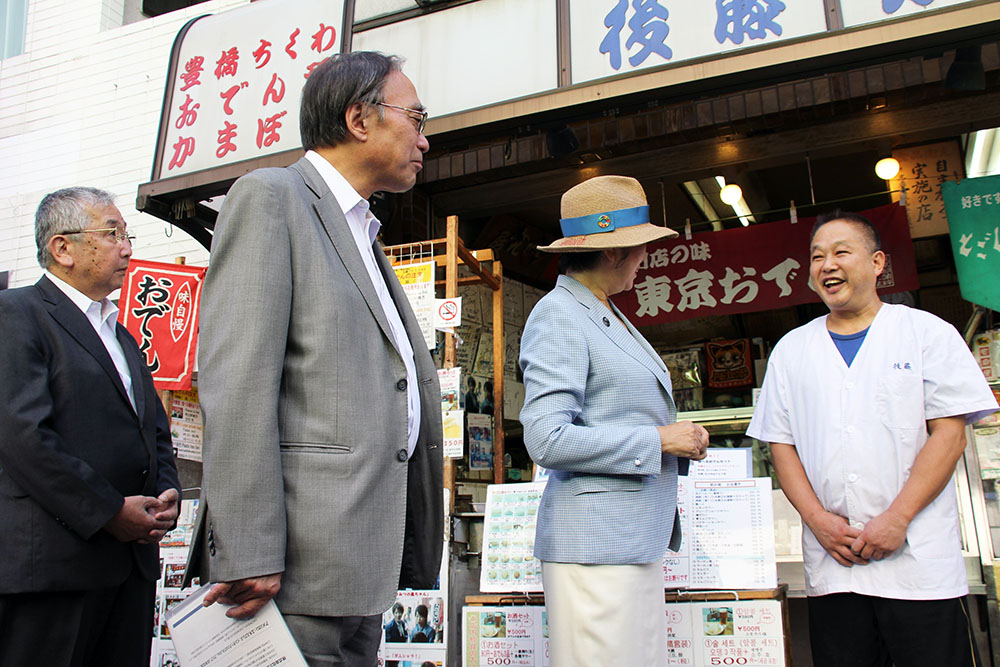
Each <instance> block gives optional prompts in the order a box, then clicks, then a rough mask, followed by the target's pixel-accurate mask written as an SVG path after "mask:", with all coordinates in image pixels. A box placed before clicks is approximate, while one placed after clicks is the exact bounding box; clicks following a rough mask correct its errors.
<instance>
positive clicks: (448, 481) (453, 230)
mask: <svg viewBox="0 0 1000 667" xmlns="http://www.w3.org/2000/svg"><path fill="white" fill-rule="evenodd" d="M445 244H446V245H445V250H446V252H445V270H444V271H445V273H444V281H445V282H444V298H446V299H453V298H455V297H457V296H458V216H457V215H449V216H448V229H447V237H446V241H445ZM442 366H443V367H444V368H454V367H455V334H452V333H445V335H444V363H443V364H442ZM458 390H459V392H461V391H462V387H461V386H459V388H458ZM441 446H442V447H443V446H444V443H441ZM444 488H446V489H448V514H449V515H451V514H454V513H455V462H454V461H453V460H452V459H451V457H449V456H446V457H445V458H444Z"/></svg>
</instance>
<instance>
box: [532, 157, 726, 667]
mask: <svg viewBox="0 0 1000 667" xmlns="http://www.w3.org/2000/svg"><path fill="white" fill-rule="evenodd" d="M561 217H562V220H560V225H561V227H562V232H563V237H562V238H561V239H558V240H557V241H555V242H554V243H552V244H551V245H548V246H544V247H540V248H539V250H542V251H545V252H556V253H560V254H561V256H560V258H559V260H560V261H559V267H560V273H561V274H562V275H560V276H559V278H558V280H557V281H556V287H555V289H553V290H552V291H551V292H549V293H548V294H547V295H546V296H545V297H544V298H542V300H541V301H539V302H538V304H537V305H536V306H535V308H534V309H533V310H532V312H531V315H530V317H529V318H528V322H527V324H526V326H525V329H524V335H523V337H522V338H521V359H520V363H521V368H522V370H523V371H524V384H525V390H526V397H525V402H524V408H523V409H522V410H521V422H522V423H523V424H524V442H525V445H526V446H527V448H528V452H529V453H530V454H531V458H532V459H533V460H534V461H535V462H536V463H537V464H538V465H540V466H543V467H545V468H547V469H549V470H550V471H551V472H550V476H549V481H548V484H547V486H546V489H545V493H544V495H543V496H542V502H541V506H540V508H539V512H538V527H537V529H536V535H535V557H536V558H538V559H539V560H540V561H542V579H543V584H544V587H545V605H546V608H547V609H548V623H549V647H550V651H551V664H552V665H553V667H563V666H568V665H616V666H618V665H622V666H627V665H636V666H637V667H638V666H641V667H648V666H650V665H662V664H665V663H666V642H667V636H666V624H665V621H664V617H663V588H664V587H663V570H662V559H663V556H664V554H665V553H666V550H667V547H668V545H669V546H671V547H673V548H676V547H677V546H679V544H680V530H679V527H678V521H677V519H678V517H677V471H678V460H679V459H680V460H682V461H683V466H686V465H687V461H686V459H701V458H704V456H705V448H706V447H707V446H708V433H707V432H706V431H705V429H704V428H702V427H701V426H698V425H696V424H693V423H691V422H682V423H674V422H675V419H676V414H677V411H676V409H675V408H674V403H673V400H672V398H671V385H670V373H669V372H668V371H667V369H666V367H665V366H664V365H663V362H662V361H661V360H660V358H659V356H658V355H657V354H656V352H655V351H654V350H653V348H652V347H650V345H649V343H647V342H646V340H645V339H644V338H643V337H642V334H640V333H639V332H638V331H637V330H636V329H635V327H633V326H632V325H631V324H630V323H629V321H628V319H627V318H626V317H625V315H624V314H623V313H622V312H621V311H620V310H618V308H616V307H615V305H614V304H613V303H612V302H611V301H610V297H611V296H613V295H614V294H617V293H619V292H622V291H624V290H628V289H631V288H632V281H633V280H634V279H635V274H636V271H637V270H638V268H639V265H640V264H641V263H642V261H643V259H644V258H645V256H646V244H647V243H650V242H652V241H656V240H658V239H664V238H672V237H675V236H677V233H676V232H674V231H673V230H671V229H667V228H666V227H659V226H656V225H653V224H650V222H649V207H648V206H647V204H646V196H645V193H644V192H643V190H642V186H641V185H639V182H638V181H636V180H635V179H634V178H627V177H624V176H598V177H596V178H591V179H590V180H587V181H584V182H583V183H581V184H579V185H577V186H575V187H573V188H570V189H569V190H568V191H567V192H566V193H565V194H564V195H563V197H562V216H561Z"/></svg>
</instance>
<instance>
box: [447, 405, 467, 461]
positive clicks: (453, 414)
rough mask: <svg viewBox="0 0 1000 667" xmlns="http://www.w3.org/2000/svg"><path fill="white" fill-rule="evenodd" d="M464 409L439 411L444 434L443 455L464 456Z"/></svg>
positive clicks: (454, 457)
mask: <svg viewBox="0 0 1000 667" xmlns="http://www.w3.org/2000/svg"><path fill="white" fill-rule="evenodd" d="M464 427H465V410H449V411H448V412H442V413H441V429H442V431H443V435H444V451H443V455H444V456H446V457H448V458H451V459H460V458H462V457H464V456H465V429H464Z"/></svg>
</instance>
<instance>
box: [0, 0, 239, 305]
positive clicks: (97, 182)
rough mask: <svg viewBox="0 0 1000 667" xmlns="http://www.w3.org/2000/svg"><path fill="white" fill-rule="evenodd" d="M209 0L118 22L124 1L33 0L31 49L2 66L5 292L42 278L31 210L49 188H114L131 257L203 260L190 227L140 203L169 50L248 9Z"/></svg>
mask: <svg viewBox="0 0 1000 667" xmlns="http://www.w3.org/2000/svg"><path fill="white" fill-rule="evenodd" d="M248 2H249V0H211V1H210V2H205V3H203V4H200V5H197V6H195V7H190V8H188V9H184V10H181V11H177V12H172V13H170V14H165V15H163V16H158V17H155V18H150V19H144V20H141V21H136V22H134V23H130V24H128V25H122V23H123V21H125V20H128V19H127V18H123V17H125V15H126V14H128V9H127V6H126V3H125V2H124V0H31V2H30V3H29V5H28V17H27V35H26V39H25V53H24V54H22V55H19V56H15V57H12V58H7V59H5V60H2V61H0V271H5V270H6V271H10V272H11V273H10V287H21V286H24V285H28V284H31V283H33V282H35V280H37V279H38V277H39V276H40V275H41V267H39V266H38V264H37V262H36V260H35V241H34V231H33V230H34V227H33V225H34V220H33V216H34V211H35V208H36V207H37V205H38V202H39V201H40V200H41V198H42V197H43V196H44V195H45V194H46V193H48V192H52V191H53V190H57V189H59V188H62V187H67V186H71V185H89V186H93V187H99V188H103V189H105V190H109V191H111V192H113V193H115V194H116V195H118V205H119V208H120V209H121V211H122V214H123V215H124V216H125V220H126V221H127V222H128V224H129V228H130V229H131V230H133V232H134V233H135V234H136V235H137V236H138V238H137V240H136V243H135V244H134V256H135V257H136V258H140V259H148V260H158V261H167V262H171V261H173V259H174V257H176V256H178V255H184V256H186V257H187V261H188V263H189V264H197V265H204V264H206V263H207V261H208V253H207V251H205V250H204V249H202V248H201V246H200V245H199V244H198V243H196V242H195V241H193V240H192V239H191V238H190V237H189V236H187V234H185V233H183V232H181V231H179V230H175V231H174V232H173V235H172V236H171V237H169V238H168V236H167V231H168V229H167V227H168V226H167V225H166V224H165V223H163V222H162V221H160V220H158V219H156V218H153V217H152V216H148V215H144V214H139V213H137V212H136V210H135V196H136V190H137V188H138V186H139V184H141V183H145V182H148V181H149V176H150V171H151V169H152V164H153V152H154V149H155V144H156V133H157V127H158V123H159V118H160V106H161V104H162V102H163V87H164V82H165V77H166V75H167V66H168V60H169V57H170V47H171V45H172V44H173V41H174V37H175V36H176V35H177V32H178V31H179V30H180V28H181V27H182V26H183V25H184V24H185V23H186V22H187V21H188V20H189V19H190V18H192V17H194V16H199V15H201V14H205V13H216V12H220V11H224V10H227V9H231V8H233V7H237V6H240V5H244V4H247V3H248Z"/></svg>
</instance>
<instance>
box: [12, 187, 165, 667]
mask: <svg viewBox="0 0 1000 667" xmlns="http://www.w3.org/2000/svg"><path fill="white" fill-rule="evenodd" d="M130 241H131V237H129V236H128V232H127V230H126V227H125V221H124V220H123V219H122V215H121V213H120V212H119V211H118V209H117V207H115V204H114V198H113V196H112V195H111V194H109V193H107V192H103V191H101V190H96V189H93V188H68V189H65V190H59V191H58V192H53V193H52V194H49V195H47V196H46V197H45V198H44V199H43V200H42V203H41V204H40V205H39V207H38V211H37V213H36V214H35V242H36V245H37V246H38V261H39V263H40V264H41V265H42V267H44V268H45V269H46V272H45V276H44V277H42V278H41V279H40V280H39V281H38V282H37V283H35V284H34V285H33V286H31V287H25V288H21V289H14V290H8V291H3V292H0V535H2V538H0V665H2V666H3V667H21V666H29V665H45V666H46V667H59V666H62V665H67V666H68V665H72V666H74V667H76V666H77V665H81V666H85V665H94V666H95V667H96V666H97V665H101V666H102V667H103V666H110V665H114V666H115V667H131V666H133V665H134V666H136V667H138V666H139V665H148V664H149V649H150V642H151V638H152V628H153V605H154V599H155V597H154V596H155V581H156V579H157V578H158V577H159V554H158V547H157V542H159V541H160V539H161V538H162V537H163V535H164V533H166V531H167V530H169V529H170V528H171V527H172V526H173V525H174V523H175V521H176V518H177V509H178V504H179V499H180V488H179V484H178V481H177V470H176V467H175V464H174V459H173V450H172V447H171V442H170V431H169V426H168V423H167V417H166V414H165V413H164V411H163V406H162V405H161V404H160V401H159V398H158V397H157V394H156V390H155V389H154V387H153V379H152V377H151V376H150V373H149V370H148V369H147V368H146V366H145V364H144V363H143V361H142V357H141V356H140V354H139V348H138V346H137V345H136V343H135V340H133V339H132V337H131V336H130V335H129V333H128V332H127V331H126V330H125V329H124V328H123V327H122V326H121V325H118V324H117V322H116V319H117V318H116V315H117V312H118V309H117V308H116V307H115V305H114V304H113V303H111V301H109V300H108V298H107V297H108V295H109V294H111V293H112V292H113V291H115V290H116V289H118V288H119V287H121V285H122V282H123V280H124V278H125V270H126V268H127V267H128V262H129V257H130V256H131V255H132V246H131V242H130Z"/></svg>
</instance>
